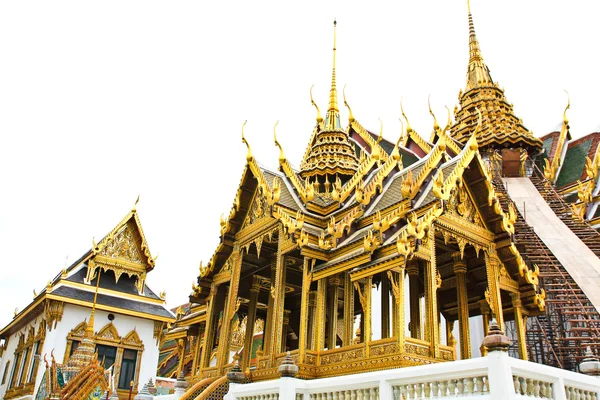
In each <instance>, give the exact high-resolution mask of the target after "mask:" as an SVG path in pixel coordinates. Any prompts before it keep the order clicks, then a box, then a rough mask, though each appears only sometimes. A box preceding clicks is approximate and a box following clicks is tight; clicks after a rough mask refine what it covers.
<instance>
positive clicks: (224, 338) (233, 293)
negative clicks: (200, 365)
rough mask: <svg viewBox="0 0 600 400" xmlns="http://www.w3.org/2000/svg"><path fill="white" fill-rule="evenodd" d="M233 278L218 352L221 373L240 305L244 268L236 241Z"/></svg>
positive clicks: (232, 254)
mask: <svg viewBox="0 0 600 400" xmlns="http://www.w3.org/2000/svg"><path fill="white" fill-rule="evenodd" d="M230 257H231V265H232V266H231V280H230V281H229V293H228V294H227V301H226V304H225V309H224V310H223V323H222V324H221V335H220V337H219V350H218V352H217V367H218V369H219V373H221V374H222V373H223V367H224V366H225V365H226V364H227V363H229V345H230V344H231V321H232V320H233V316H234V315H235V313H236V312H237V308H238V307H239V303H238V301H237V300H238V288H239V284H240V272H241V269H242V254H241V252H240V246H239V244H238V243H236V244H235V245H234V246H233V252H232V253H231V256H230Z"/></svg>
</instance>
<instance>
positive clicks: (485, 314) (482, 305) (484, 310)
mask: <svg viewBox="0 0 600 400" xmlns="http://www.w3.org/2000/svg"><path fill="white" fill-rule="evenodd" d="M479 309H480V310H481V322H482V323H483V334H484V335H487V332H488V330H489V329H490V313H491V311H490V305H489V304H488V302H487V301H486V300H480V301H479ZM479 350H480V351H481V355H482V356H486V355H487V348H486V347H485V346H483V345H481V347H480V348H479Z"/></svg>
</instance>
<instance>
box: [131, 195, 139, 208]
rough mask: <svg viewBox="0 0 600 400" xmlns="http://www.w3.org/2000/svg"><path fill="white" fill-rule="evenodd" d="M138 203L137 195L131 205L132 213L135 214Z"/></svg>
mask: <svg viewBox="0 0 600 400" xmlns="http://www.w3.org/2000/svg"><path fill="white" fill-rule="evenodd" d="M139 202H140V194H139V193H138V197H137V199H135V203H133V208H132V209H131V212H132V213H135V212H136V211H137V205H138V203H139Z"/></svg>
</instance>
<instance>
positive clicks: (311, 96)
mask: <svg viewBox="0 0 600 400" xmlns="http://www.w3.org/2000/svg"><path fill="white" fill-rule="evenodd" d="M314 87H315V85H312V86H311V87H310V102H311V104H312V105H313V106H315V108H316V109H317V122H318V123H321V122H323V117H322V116H321V110H319V106H318V105H317V103H315V100H314V99H313V95H312V90H313V88H314Z"/></svg>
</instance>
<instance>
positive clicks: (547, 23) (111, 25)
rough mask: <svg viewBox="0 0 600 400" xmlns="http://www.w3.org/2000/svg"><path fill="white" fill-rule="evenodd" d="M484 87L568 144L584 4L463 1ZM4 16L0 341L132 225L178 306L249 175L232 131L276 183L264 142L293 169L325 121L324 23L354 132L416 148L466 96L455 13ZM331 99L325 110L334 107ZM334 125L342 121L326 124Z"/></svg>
mask: <svg viewBox="0 0 600 400" xmlns="http://www.w3.org/2000/svg"><path fill="white" fill-rule="evenodd" d="M472 3H473V4H472V11H473V16H474V20H475V28H476V31H477V35H478V38H479V41H480V44H481V47H482V52H483V56H484V59H485V61H486V63H487V64H488V66H489V67H490V69H491V73H492V77H493V78H494V79H495V80H496V81H498V82H499V83H500V85H501V86H504V88H505V90H506V95H507V97H508V100H509V101H510V102H513V103H514V105H515V111H516V113H517V115H518V116H520V117H521V118H522V119H523V121H524V123H525V125H526V126H527V127H528V128H529V129H530V130H532V131H533V132H534V133H535V134H537V135H543V134H545V133H548V132H549V131H550V130H551V129H552V128H553V127H554V126H556V125H557V124H558V123H559V122H560V121H561V118H562V110H563V108H564V106H565V104H566V95H565V93H564V92H563V90H564V89H567V90H568V91H569V93H570V95H571V104H572V108H571V110H570V112H569V118H570V121H571V128H572V129H571V133H572V134H573V136H574V137H579V136H582V135H584V134H587V133H590V132H591V131H592V130H593V129H594V128H596V127H597V126H598V124H600V115H598V111H599V110H600V78H599V76H600V73H599V72H598V58H599V56H598V48H597V46H598V36H599V34H598V29H597V16H598V8H600V7H599V5H598V3H597V2H596V1H584V0H579V1H576V2H565V1H548V0H543V1H542V0H528V1H523V0H520V1H517V0H510V1H506V0H504V1H491V0H485V1H484V0H473V1H472ZM289 4H290V3H289V2H281V1H279V2H275V1H273V2H262V1H239V2H236V1H221V2H219V1H177V2H172V1H171V2H167V1H165V2H158V1H149V0H144V1H102V2H88V1H81V0H77V1H52V2H49V1H4V2H0V60H1V61H0V132H1V133H0V141H1V142H0V171H1V172H0V188H1V190H2V192H1V195H0V249H1V256H2V258H1V261H0V262H1V264H0V325H2V326H4V325H5V324H6V323H8V322H9V321H10V318H12V314H13V310H14V309H15V307H18V308H19V309H22V308H23V307H25V306H26V305H27V304H28V303H29V302H30V301H31V299H32V296H33V294H32V291H33V289H34V288H35V289H36V290H37V291H38V292H39V291H40V290H41V289H42V288H43V287H44V285H45V284H46V283H47V281H48V280H49V279H50V278H51V277H52V276H54V275H55V274H56V273H58V272H59V271H60V270H61V269H62V268H63V266H64V263H65V257H66V256H67V255H68V257H69V261H70V262H72V261H74V260H76V259H77V258H78V257H79V256H81V255H82V254H83V253H84V252H85V251H86V250H87V249H88V248H89V247H90V245H91V242H92V237H96V239H100V238H101V237H103V236H104V235H105V234H106V233H107V232H108V231H110V230H111V229H112V228H113V227H114V226H115V225H116V224H117V223H118V222H119V221H120V220H121V218H122V217H123V216H124V215H125V214H126V213H127V212H128V211H129V209H130V208H131V207H132V205H133V203H134V201H135V199H136V197H137V195H138V193H140V194H141V200H140V203H139V205H138V210H139V214H140V218H141V221H142V224H143V227H144V231H145V234H146V237H147V239H148V242H149V245H150V248H151V251H152V253H153V254H156V253H160V257H159V259H158V261H157V267H156V269H155V270H154V271H153V272H152V273H151V274H150V276H149V284H150V286H151V287H152V288H153V289H154V290H155V291H156V292H159V291H161V290H162V289H166V291H167V300H168V303H169V305H170V306H176V305H178V304H179V303H182V302H184V301H186V300H187V296H188V294H189V292H190V289H191V284H192V281H193V280H194V279H195V278H196V276H197V274H198V265H199V262H200V260H204V261H207V260H208V259H209V258H210V256H211V255H212V253H213V251H214V249H215V248H216V245H217V243H218V240H219V215H220V214H221V213H225V214H227V213H228V211H229V209H230V207H231V204H232V201H233V197H234V194H235V190H236V189H237V186H238V184H239V180H240V177H241V172H242V169H243V166H244V163H245V157H244V155H245V148H244V146H243V144H242V143H241V141H240V127H241V124H242V122H243V121H244V120H246V119H247V120H248V125H247V126H246V136H247V138H248V140H249V141H250V143H251V145H252V147H253V151H254V154H255V155H256V157H257V158H258V159H259V161H261V162H262V163H264V164H266V165H270V166H275V165H276V163H277V154H278V152H277V150H276V148H275V147H274V146H273V142H272V134H273V131H272V128H273V125H274V123H275V121H276V120H279V121H280V123H279V127H278V138H279V140H280V142H281V143H282V144H283V146H284V148H285V150H286V154H287V156H288V158H289V159H290V160H291V161H292V163H293V164H294V165H298V164H299V162H300V158H301V156H302V154H303V152H304V149H305V147H306V144H307V142H308V139H309V137H310V133H311V131H312V127H313V125H314V118H315V112H314V109H313V108H312V107H311V105H310V100H309V88H310V86H311V85H312V84H315V89H314V95H315V100H316V101H317V102H318V104H319V106H320V107H321V110H322V111H325V109H326V106H327V104H326V102H327V95H328V90H329V83H330V76H331V48H332V21H333V19H334V18H337V20H338V46H337V47H338V68H337V72H338V87H339V88H340V89H341V88H342V87H343V86H344V84H347V85H348V87H347V89H346V93H347V95H348V101H349V102H350V105H351V106H352V109H353V112H354V115H355V117H356V118H357V119H358V120H359V121H360V122H361V123H362V124H363V125H364V126H365V127H367V128H369V129H371V130H374V131H378V129H379V122H378V118H381V119H382V120H383V123H384V136H385V137H387V138H389V139H390V140H395V139H396V138H397V137H398V134H399V129H400V125H399V122H398V117H399V115H400V112H399V103H400V98H401V97H403V98H404V107H405V110H406V112H407V114H408V117H409V119H410V121H411V124H412V125H413V127H415V128H416V130H417V131H418V132H420V133H421V134H422V135H424V136H426V137H428V136H429V133H430V132H431V126H432V122H431V118H430V116H429V114H428V111H427V96H428V95H429V94H431V99H432V106H433V108H434V111H435V112H436V114H437V116H438V119H439V120H440V121H445V119H446V117H445V109H444V106H445V105H448V106H449V107H451V108H452V107H453V106H454V104H455V103H456V102H457V94H458V91H459V89H461V88H462V87H464V84H465V73H466V66H467V60H468V28H467V11H466V4H465V2H464V1H462V0H452V1H449V0H424V1H410V2H409V1H395V2H392V1H388V2H372V1H369V2H364V1H361V2H351V1H344V2H330V1H302V2H298V3H296V4H295V5H294V6H290V5H289ZM342 104H343V103H342V101H341V91H340V106H342ZM346 116H347V112H346V109H345V108H343V107H342V118H343V120H346Z"/></svg>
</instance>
